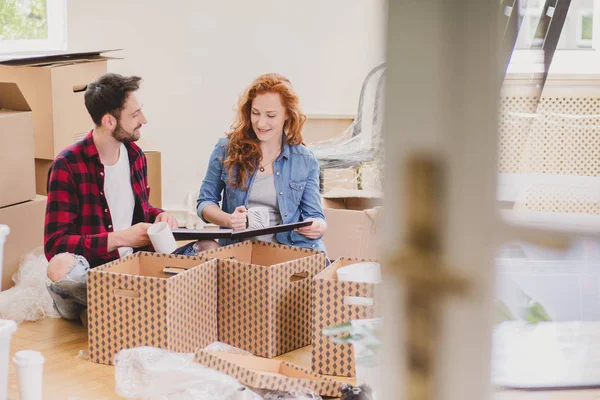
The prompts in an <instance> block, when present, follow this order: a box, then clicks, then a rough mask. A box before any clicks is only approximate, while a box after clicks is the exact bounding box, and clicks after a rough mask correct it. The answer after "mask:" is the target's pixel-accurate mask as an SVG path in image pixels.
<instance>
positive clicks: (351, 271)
mask: <svg viewBox="0 0 600 400" xmlns="http://www.w3.org/2000/svg"><path fill="white" fill-rule="evenodd" d="M337 278H338V280H340V281H346V282H365V283H381V267H380V265H379V263H376V262H361V263H356V264H350V265H346V266H345V267H342V268H340V269H338V270H337ZM344 304H350V305H357V306H372V305H373V299H370V298H365V297H354V296H345V297H344Z"/></svg>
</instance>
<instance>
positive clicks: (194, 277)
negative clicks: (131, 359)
mask: <svg viewBox="0 0 600 400" xmlns="http://www.w3.org/2000/svg"><path fill="white" fill-rule="evenodd" d="M204 261H205V260H204V259H202V258H199V257H185V256H179V255H172V254H157V253H148V252H137V253H134V254H132V255H129V256H127V257H124V258H121V259H119V260H115V261H113V262H110V263H108V264H105V265H103V266H100V267H97V268H94V269H92V270H90V271H89V272H88V320H89V326H88V332H89V350H90V360H91V361H93V362H95V363H101V364H112V363H113V357H114V355H115V353H118V352H119V351H120V350H122V349H128V348H133V347H139V346H152V347H159V348H163V349H167V350H170V351H174V352H183V353H193V352H194V351H196V349H197V348H199V347H202V348H203V347H206V346H208V345H209V344H211V343H213V342H215V341H216V340H217V262H216V260H211V261H208V262H204ZM166 266H173V267H184V268H189V269H187V270H186V271H185V272H182V273H180V274H177V275H168V274H166V273H164V272H163V271H162V270H163V268H164V267H166Z"/></svg>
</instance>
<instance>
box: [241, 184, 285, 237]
mask: <svg viewBox="0 0 600 400" xmlns="http://www.w3.org/2000/svg"><path fill="white" fill-rule="evenodd" d="M252 207H267V208H268V209H269V226H275V225H281V214H280V213H279V204H277V191H276V190H275V177H274V176H273V174H264V175H260V174H257V175H256V177H255V178H254V182H253V183H252V187H251V188H250V194H249V196H248V207H247V208H252ZM246 240H262V241H263V242H272V243H277V239H276V238H275V234H274V233H272V234H268V235H261V236H256V237H253V238H248V239H246Z"/></svg>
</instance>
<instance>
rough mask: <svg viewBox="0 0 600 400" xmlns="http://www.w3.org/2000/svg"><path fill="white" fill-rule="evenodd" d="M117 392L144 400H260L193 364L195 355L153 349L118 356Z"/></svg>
mask: <svg viewBox="0 0 600 400" xmlns="http://www.w3.org/2000/svg"><path fill="white" fill-rule="evenodd" d="M115 380H116V392H117V394H118V395H119V396H123V397H126V398H129V399H145V400H166V399H169V400H192V399H203V400H260V399H261V397H260V396H258V395H256V394H255V393H253V392H252V391H250V390H249V389H247V388H245V387H244V386H242V385H241V384H240V383H239V382H237V381H236V380H235V379H233V378H231V377H229V376H227V375H225V374H222V373H220V372H218V371H214V370H212V369H208V368H205V367H203V366H201V365H200V364H197V363H195V362H194V354H184V353H172V352H169V351H167V350H163V349H157V348H153V347H138V348H135V349H125V350H121V351H120V352H119V353H117V354H116V355H115Z"/></svg>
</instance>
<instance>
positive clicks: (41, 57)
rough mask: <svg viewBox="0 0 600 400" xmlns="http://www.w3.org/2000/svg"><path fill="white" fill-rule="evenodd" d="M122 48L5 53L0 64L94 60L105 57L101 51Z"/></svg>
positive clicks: (35, 64) (43, 63)
mask: <svg viewBox="0 0 600 400" xmlns="http://www.w3.org/2000/svg"><path fill="white" fill-rule="evenodd" d="M119 50H122V49H112V50H93V51H85V52H61V51H47V52H22V53H13V54H5V55H3V56H0V65H7V66H40V65H50V64H55V63H57V64H60V63H72V62H74V61H77V60H86V59H88V61H95V60H97V59H98V57H101V58H103V59H104V58H106V57H103V56H101V54H102V53H108V52H110V51H119Z"/></svg>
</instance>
